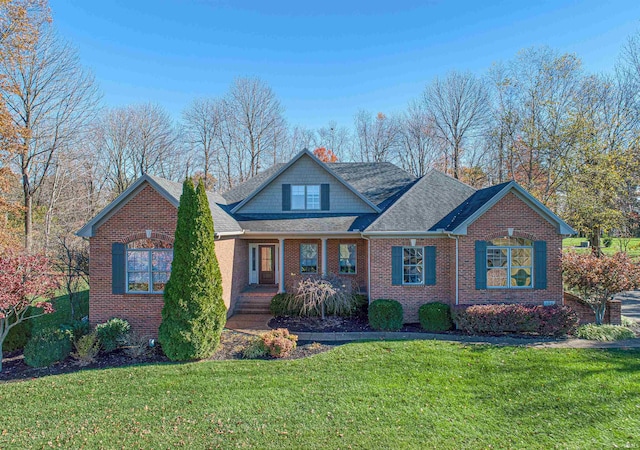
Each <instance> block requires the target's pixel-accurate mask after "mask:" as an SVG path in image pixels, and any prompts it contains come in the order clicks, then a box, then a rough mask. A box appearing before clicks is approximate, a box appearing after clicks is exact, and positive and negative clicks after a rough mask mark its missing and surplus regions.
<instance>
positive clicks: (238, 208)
mask: <svg viewBox="0 0 640 450" xmlns="http://www.w3.org/2000/svg"><path fill="white" fill-rule="evenodd" d="M304 160H309V161H311V162H312V164H313V165H314V166H315V167H317V168H319V169H320V170H321V171H322V172H323V173H326V175H327V177H328V178H330V179H332V180H335V181H336V182H337V183H338V184H339V185H341V186H343V187H344V188H345V190H346V191H348V192H350V195H352V196H353V197H354V198H355V199H357V200H358V201H359V202H360V203H362V205H363V207H364V209H365V210H366V212H380V208H379V207H378V206H376V205H375V204H374V203H373V202H371V200H369V199H368V198H367V197H365V196H364V195H363V194H362V193H360V192H359V191H358V190H356V189H355V188H354V187H353V186H351V184H349V183H348V182H347V181H346V180H344V179H343V178H342V177H341V176H340V175H339V174H338V173H336V172H334V171H333V170H332V169H331V168H330V167H329V166H328V165H327V164H324V163H323V162H322V161H320V160H319V159H318V158H316V157H315V156H314V155H313V154H312V153H310V152H309V151H308V150H306V149H305V150H303V151H301V152H300V153H298V154H297V155H296V156H295V157H293V158H292V159H291V161H289V162H288V163H287V164H284V165H282V166H280V167H278V168H277V170H275V171H273V173H271V175H270V176H268V177H264V176H263V177H262V179H264V181H262V183H261V184H260V185H259V186H258V187H257V188H256V189H255V190H254V191H253V192H252V193H251V194H249V195H248V196H247V197H245V198H244V199H243V200H242V201H240V203H238V204H237V205H235V206H234V207H233V208H232V209H231V212H232V213H234V214H235V213H238V212H242V209H243V208H245V206H247V205H248V204H249V203H251V202H252V201H253V200H254V199H255V198H256V197H258V196H259V194H260V193H261V192H263V191H265V190H267V189H268V188H269V187H270V186H271V185H272V184H273V183H275V182H276V180H278V179H279V178H281V177H282V176H284V175H285V174H286V173H287V172H288V171H290V170H293V168H294V167H295V166H296V164H299V163H301V161H304ZM302 177H303V176H302ZM265 178H266V179H265ZM297 179H298V178H296V180H297ZM305 182H306V180H305V179H304V178H300V179H299V183H300V184H305ZM270 195H273V193H270ZM272 198H273V197H272Z"/></svg>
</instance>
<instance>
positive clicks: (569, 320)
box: [452, 304, 578, 336]
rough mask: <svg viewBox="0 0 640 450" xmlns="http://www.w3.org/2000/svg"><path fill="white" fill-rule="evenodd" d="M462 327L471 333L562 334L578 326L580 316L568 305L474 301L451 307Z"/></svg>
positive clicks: (456, 322)
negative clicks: (480, 303) (475, 302)
mask: <svg viewBox="0 0 640 450" xmlns="http://www.w3.org/2000/svg"><path fill="white" fill-rule="evenodd" d="M452 316H453V321H454V323H455V324H456V327H457V328H458V329H459V330H462V331H464V332H465V333H469V334H493V333H528V334H538V335H541V336H562V335H566V334H570V333H573V332H574V331H575V330H576V328H577V327H578V316H577V315H576V313H575V312H574V311H573V310H572V309H571V308H569V307H568V306H540V305H513V304H512V305H474V306H457V307H454V308H453V309H452Z"/></svg>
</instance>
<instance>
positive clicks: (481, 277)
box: [476, 241, 487, 289]
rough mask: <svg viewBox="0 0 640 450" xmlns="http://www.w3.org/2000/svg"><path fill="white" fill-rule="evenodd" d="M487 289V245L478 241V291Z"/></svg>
mask: <svg viewBox="0 0 640 450" xmlns="http://www.w3.org/2000/svg"><path fill="white" fill-rule="evenodd" d="M486 288H487V243H486V241H476V289H486Z"/></svg>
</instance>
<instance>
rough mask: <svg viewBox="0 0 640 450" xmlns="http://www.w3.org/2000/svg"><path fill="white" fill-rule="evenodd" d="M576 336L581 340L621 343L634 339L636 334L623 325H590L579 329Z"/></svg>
mask: <svg viewBox="0 0 640 450" xmlns="http://www.w3.org/2000/svg"><path fill="white" fill-rule="evenodd" d="M576 336H578V337H579V338H580V339H589V340H592V341H621V340H624V339H634V338H635V337H636V334H635V333H634V332H633V331H632V330H630V329H629V328H627V327H623V326H622V325H596V324H595V323H588V324H585V325H581V326H579V327H578V331H576Z"/></svg>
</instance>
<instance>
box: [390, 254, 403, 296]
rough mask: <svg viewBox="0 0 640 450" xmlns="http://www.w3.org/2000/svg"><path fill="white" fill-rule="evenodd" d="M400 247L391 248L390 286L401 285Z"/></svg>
mask: <svg viewBox="0 0 640 450" xmlns="http://www.w3.org/2000/svg"><path fill="white" fill-rule="evenodd" d="M402 253H403V250H402V247H391V284H392V285H394V286H397V285H401V284H402Z"/></svg>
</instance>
